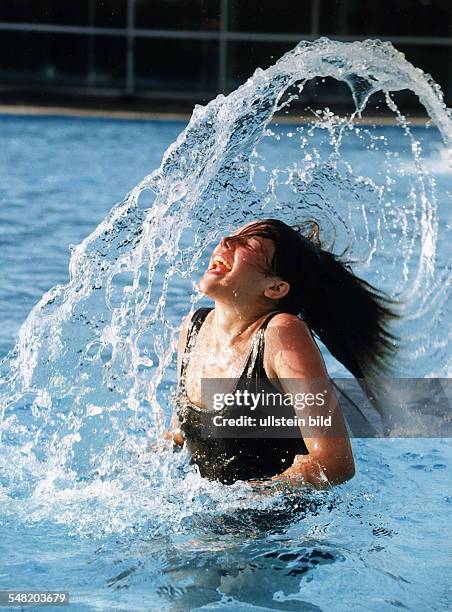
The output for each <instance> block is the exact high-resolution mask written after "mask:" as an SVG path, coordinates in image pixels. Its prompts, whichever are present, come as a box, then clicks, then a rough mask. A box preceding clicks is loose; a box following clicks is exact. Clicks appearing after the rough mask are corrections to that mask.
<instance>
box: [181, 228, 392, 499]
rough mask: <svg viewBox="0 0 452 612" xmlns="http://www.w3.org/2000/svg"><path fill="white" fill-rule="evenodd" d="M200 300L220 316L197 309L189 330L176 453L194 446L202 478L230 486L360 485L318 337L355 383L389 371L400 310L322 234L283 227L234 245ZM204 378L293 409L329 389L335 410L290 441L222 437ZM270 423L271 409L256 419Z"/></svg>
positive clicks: (214, 264)
mask: <svg viewBox="0 0 452 612" xmlns="http://www.w3.org/2000/svg"><path fill="white" fill-rule="evenodd" d="M317 230H318V228H317ZM199 289H200V291H201V292H202V293H204V294H205V295H207V296H209V297H210V298H211V299H212V300H213V301H214V304H215V306H214V308H212V309H208V308H201V309H199V310H197V311H196V312H195V313H194V315H193V316H192V317H191V319H190V320H187V319H185V320H184V322H183V324H182V326H181V331H180V340H179V351H178V373H179V385H178V393H177V399H176V415H177V419H178V421H179V424H180V429H179V430H176V431H174V432H173V434H172V437H173V440H174V442H175V444H177V445H179V446H183V445H184V443H185V444H186V445H187V448H188V451H189V453H190V455H191V461H192V463H195V464H196V465H197V466H198V468H199V470H200V473H201V475H202V476H204V477H206V478H209V479H211V480H219V481H221V482H223V483H225V484H231V483H233V482H235V481H236V480H255V479H262V478H272V479H273V480H283V481H289V482H291V483H294V482H301V483H305V484H309V485H311V486H314V487H316V488H324V487H327V486H329V485H330V484H337V483H341V482H344V481H346V480H348V479H350V478H351V477H352V476H353V474H354V461H353V455H352V450H351V445H350V440H349V436H348V433H347V429H346V427H345V424H344V420H343V417H342V414H341V410H340V407H339V405H338V403H337V399H336V397H335V396H334V393H333V392H332V390H331V389H330V385H329V377H328V374H327V371H326V369H325V364H324V362H323V359H322V356H321V353H320V351H319V349H318V347H317V345H316V343H315V341H314V338H313V335H312V334H313V333H315V334H316V335H317V336H318V337H319V338H320V339H321V341H322V342H323V343H324V344H325V345H326V347H327V348H328V349H329V350H330V352H331V353H332V354H333V355H334V356H335V357H336V358H337V359H338V360H339V361H340V362H342V364H344V366H345V367H346V368H347V369H348V370H349V371H350V372H351V373H352V374H353V375H354V376H355V377H357V378H362V377H364V376H365V375H369V374H371V373H374V372H377V371H379V370H381V369H382V368H383V367H384V363H385V360H386V358H387V357H388V356H389V355H390V353H391V352H392V351H393V350H394V338H393V336H392V335H391V334H390V333H389V332H388V329H387V322H388V321H389V319H391V318H392V317H394V316H395V315H394V314H393V312H392V311H391V310H390V308H389V305H390V300H388V299H387V298H385V297H384V296H383V295H382V294H381V293H379V292H378V291H376V290H375V289H374V288H373V287H372V286H371V285H369V284H368V283H366V282H365V281H363V280H361V279H359V278H357V277H356V276H355V275H354V274H353V273H352V272H351V271H350V270H349V269H348V268H347V267H346V266H345V265H344V264H343V263H341V262H340V261H339V260H338V259H337V258H336V257H335V256H334V255H333V254H331V253H329V252H327V251H325V250H323V249H322V248H321V246H320V244H319V241H318V232H317V233H315V232H311V234H310V235H309V236H308V237H305V236H304V235H303V234H302V233H301V229H300V228H299V227H290V226H288V225H286V224H285V223H283V222H282V221H279V220H276V219H265V220H262V221H255V222H252V223H249V224H247V225H245V226H244V227H243V228H241V229H240V230H238V231H237V232H234V233H233V234H232V235H231V236H228V237H225V238H223V239H222V240H221V242H220V243H219V245H218V246H217V247H216V248H215V249H214V251H213V253H212V256H211V260H210V265H209V267H208V269H207V270H206V271H205V273H204V275H203V277H202V279H201V281H200V283H199ZM203 379H204V380H206V379H210V380H212V379H234V380H236V381H238V382H237V385H236V387H235V391H237V389H241V390H242V391H243V390H244V389H249V388H250V384H251V386H252V385H254V388H256V389H257V388H258V387H256V383H257V382H258V383H259V385H261V386H262V385H264V386H265V388H266V389H267V390H268V389H270V390H271V391H274V392H277V393H279V394H280V396H281V397H282V394H286V395H289V396H290V397H292V398H293V397H299V396H301V397H308V395H309V397H310V398H311V397H320V396H319V395H317V393H318V391H319V389H323V390H324V392H325V393H327V400H326V401H325V397H323V401H320V402H312V401H311V402H310V403H309V404H310V405H309V406H306V405H303V411H302V415H303V418H302V419H299V420H298V421H297V422H298V423H301V425H300V426H299V427H297V428H296V430H294V429H293V428H292V430H291V432H292V433H290V434H287V433H281V431H282V430H280V433H279V434H278V433H276V434H275V431H276V428H275V429H274V430H273V432H272V433H269V429H268V428H264V429H263V430H260V432H259V429H258V430H257V433H256V434H255V435H253V434H249V433H248V434H246V435H245V434H242V435H239V433H237V432H239V429H235V430H234V431H235V432H236V434H237V435H235V434H234V435H232V434H230V433H229V434H225V435H223V436H222V435H221V434H220V435H212V433H211V430H209V428H208V427H207V428H206V422H208V421H209V419H210V421H209V422H210V423H212V419H213V416H215V415H218V410H215V409H212V407H211V406H210V405H206V401H205V394H204V396H202V394H201V381H202V380H203ZM259 388H260V387H259ZM301 392H302V395H300V393H301ZM297 394H298V396H297ZM288 411H289V412H288ZM283 413H284V415H285V416H286V417H287V416H289V417H290V416H292V417H293V416H299V415H300V412H297V411H296V410H295V408H294V406H293V404H292V405H291V406H289V407H287V405H286V404H284V407H283V406H282V405H280V407H279V408H278V409H277V410H276V412H275V413H274V416H281V415H282V414H283ZM220 414H221V417H222V418H223V417H225V418H228V417H230V416H234V415H237V408H236V407H234V406H230V405H229V406H224V407H223V409H222V410H221V413H220ZM242 414H243V411H242ZM248 414H251V413H250V412H248ZM262 414H266V415H268V414H269V411H268V407H267V408H265V407H262V406H260V407H258V408H257V412H256V410H254V412H253V416H256V418H257V417H259V416H262ZM176 415H175V416H174V417H173V427H175V426H176V423H177V421H176ZM328 417H331V418H330V420H329V421H328ZM322 419H323V421H322ZM257 421H258V419H257ZM229 422H231V421H229ZM322 422H325V423H328V426H319V423H322ZM247 431H248V432H249V431H250V430H247ZM284 431H286V432H287V430H284ZM294 431H296V433H295V434H294V433H293V432H294ZM262 432H263V433H262Z"/></svg>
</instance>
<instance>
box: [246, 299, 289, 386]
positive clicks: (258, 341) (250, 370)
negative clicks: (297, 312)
mask: <svg viewBox="0 0 452 612" xmlns="http://www.w3.org/2000/svg"><path fill="white" fill-rule="evenodd" d="M281 312H283V311H282V310H275V312H271V313H270V314H269V315H268V317H267V318H266V319H264V322H263V323H262V324H261V326H260V327H259V329H258V330H257V332H256V336H255V338H254V340H253V347H252V350H251V352H250V355H249V357H248V361H247V362H246V365H245V367H244V369H243V372H242V375H241V376H240V380H242V379H256V378H257V379H265V378H268V377H267V374H266V372H265V369H264V349H265V330H266V329H267V325H268V324H269V322H270V321H271V320H272V319H273V317H274V316H276V315H277V314H280V313H281Z"/></svg>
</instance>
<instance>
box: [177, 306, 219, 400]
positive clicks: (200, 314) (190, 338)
mask: <svg viewBox="0 0 452 612" xmlns="http://www.w3.org/2000/svg"><path fill="white" fill-rule="evenodd" d="M211 310H213V308H198V310H196V311H195V312H194V313H193V315H192V318H191V320H190V325H189V327H188V331H187V341H186V343H185V349H184V354H183V356H182V363H181V368H180V370H181V371H180V386H181V387H182V388H183V389H185V372H186V369H187V366H188V362H189V360H190V353H191V350H192V348H193V347H194V346H195V343H196V338H197V336H198V333H199V330H200V329H201V327H202V324H203V323H204V321H205V319H206V317H207V315H208V314H209V312H210V311H211Z"/></svg>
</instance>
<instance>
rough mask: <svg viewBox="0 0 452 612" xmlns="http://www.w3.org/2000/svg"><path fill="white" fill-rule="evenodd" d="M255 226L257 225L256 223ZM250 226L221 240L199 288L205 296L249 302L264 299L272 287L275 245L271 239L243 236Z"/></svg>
mask: <svg viewBox="0 0 452 612" xmlns="http://www.w3.org/2000/svg"><path fill="white" fill-rule="evenodd" d="M253 223H255V222H253ZM249 225H252V224H250V223H248V224H247V225H245V226H243V227H242V228H240V229H239V230H237V231H236V232H234V233H233V234H231V236H226V237H225V238H222V240H221V241H220V243H219V245H218V246H217V247H215V249H214V251H213V253H212V256H211V258H210V263H209V267H208V269H207V270H206V271H205V273H204V275H203V277H202V279H201V281H200V282H199V289H200V291H201V292H202V293H204V294H206V295H208V296H210V297H212V298H213V299H215V298H221V299H223V300H225V299H230V300H240V301H246V302H249V301H250V300H257V299H259V298H260V297H263V296H264V291H265V289H266V288H267V287H268V286H269V285H270V284H271V282H272V278H273V281H274V277H273V276H272V274H271V271H270V269H271V261H272V258H273V255H274V252H275V245H274V243H273V240H271V239H270V238H263V237H261V236H247V235H246V234H243V235H242V232H243V230H244V229H245V228H247V227H249Z"/></svg>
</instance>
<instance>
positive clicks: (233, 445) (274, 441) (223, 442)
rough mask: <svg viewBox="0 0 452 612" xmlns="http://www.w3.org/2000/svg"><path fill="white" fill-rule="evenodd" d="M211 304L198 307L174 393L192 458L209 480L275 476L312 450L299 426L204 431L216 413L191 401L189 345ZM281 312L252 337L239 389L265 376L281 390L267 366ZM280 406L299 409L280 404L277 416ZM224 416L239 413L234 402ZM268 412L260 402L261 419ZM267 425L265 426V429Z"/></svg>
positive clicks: (291, 411) (290, 411) (291, 413)
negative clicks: (271, 431)
mask: <svg viewBox="0 0 452 612" xmlns="http://www.w3.org/2000/svg"><path fill="white" fill-rule="evenodd" d="M210 310H212V309H211V308H200V309H199V310H197V311H196V312H195V313H194V315H193V317H192V319H191V322H190V326H189V329H188V334H187V344H186V346H185V351H184V355H183V358H182V365H181V375H180V384H179V388H178V393H177V396H176V407H177V415H178V417H179V421H180V424H181V427H180V428H181V431H182V433H183V434H184V438H185V442H186V445H187V448H188V451H189V453H190V455H191V462H192V463H195V464H196V465H197V466H198V468H199V471H200V473H201V476H203V477H204V478H208V479H209V480H219V481H220V482H222V483H224V484H232V483H233V482H235V481H236V480H252V479H260V478H266V477H271V476H274V475H275V474H280V473H281V472H283V471H284V470H286V469H287V468H289V467H290V466H291V465H292V463H293V460H294V458H295V456H296V455H307V454H308V450H307V448H306V445H305V443H304V440H303V438H302V436H301V432H300V430H299V429H298V428H296V432H297V433H296V434H295V435H294V434H293V433H291V434H290V435H289V436H288V437H284V434H283V433H282V434H279V437H265V433H264V434H263V437H262V436H260V437H243V436H241V437H239V438H233V437H220V438H219V437H206V435H205V429H204V430H203V427H205V419H206V417H209V415H212V413H216V412H217V411H215V409H213V408H212V409H207V408H200V407H199V406H196V405H195V404H193V403H192V402H191V401H190V400H189V398H188V396H187V393H186V389H185V375H186V369H187V365H188V360H189V355H190V351H191V350H192V349H193V347H194V345H195V342H196V337H197V335H198V333H199V330H200V329H201V326H202V324H203V323H204V320H205V318H206V316H207V314H208V313H209V312H210ZM276 314H278V313H277V312H273V313H272V314H271V315H269V316H268V317H267V319H265V321H264V323H263V324H262V325H261V327H260V328H259V329H258V331H257V332H256V334H255V337H254V339H253V343H252V346H251V350H250V352H249V355H248V359H247V361H246V363H245V367H244V369H243V372H242V375H241V376H240V378H239V380H238V383H237V386H236V389H245V388H248V389H249V388H251V386H252V384H253V382H256V381H259V383H260V384H261V383H262V382H264V384H265V388H266V389H267V390H270V391H273V392H276V393H279V394H280V393H281V392H280V391H279V389H277V388H276V387H275V386H274V385H272V383H271V381H270V380H269V379H268V377H267V375H266V372H265V369H264V333H265V328H266V326H267V324H268V322H269V320H270V319H271V318H272V317H273V316H274V315H276ZM281 408H283V411H284V412H285V414H286V416H290V417H293V416H294V415H295V412H294V409H293V407H292V406H285V407H279V408H278V413H277V416H281ZM221 414H222V415H223V416H235V414H234V408H233V407H225V408H223V411H222V413H221ZM262 414H264V415H265V416H266V415H268V409H266V410H264V411H262V410H261V409H260V408H259V407H257V409H256V410H255V411H254V412H253V416H255V417H256V418H257V419H258V418H259V416H260V415H262ZM264 431H265V429H264Z"/></svg>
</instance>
